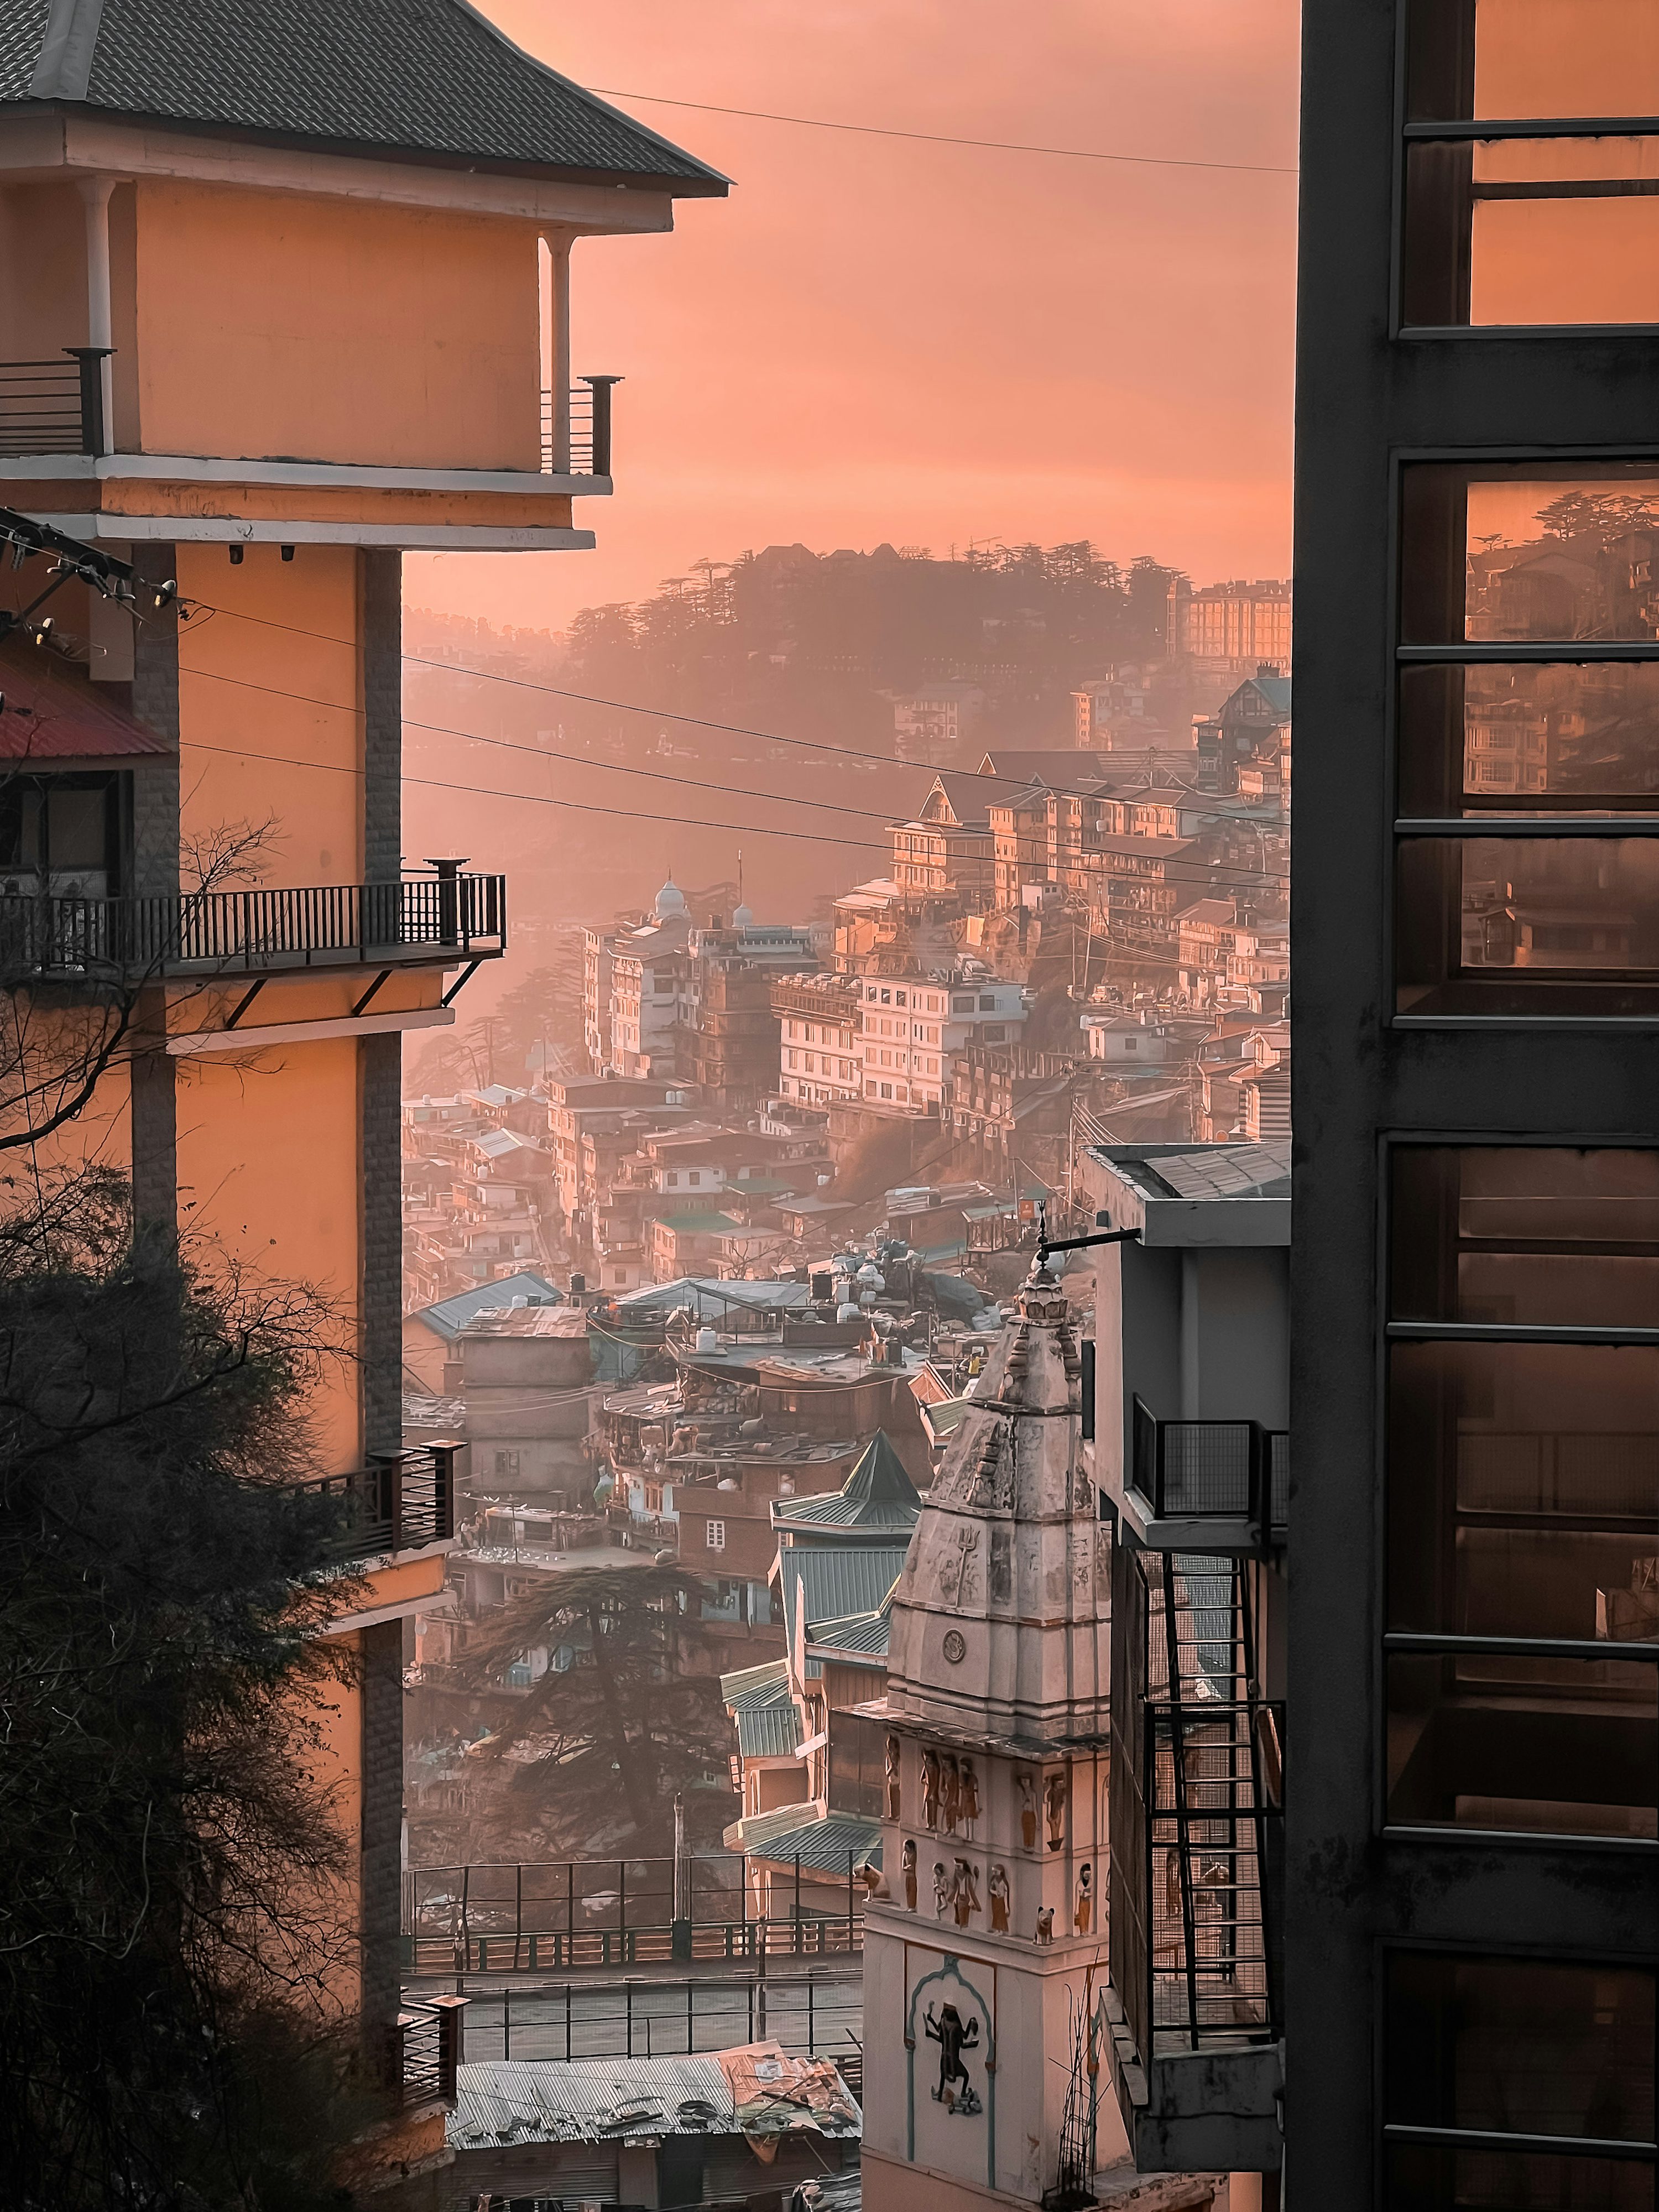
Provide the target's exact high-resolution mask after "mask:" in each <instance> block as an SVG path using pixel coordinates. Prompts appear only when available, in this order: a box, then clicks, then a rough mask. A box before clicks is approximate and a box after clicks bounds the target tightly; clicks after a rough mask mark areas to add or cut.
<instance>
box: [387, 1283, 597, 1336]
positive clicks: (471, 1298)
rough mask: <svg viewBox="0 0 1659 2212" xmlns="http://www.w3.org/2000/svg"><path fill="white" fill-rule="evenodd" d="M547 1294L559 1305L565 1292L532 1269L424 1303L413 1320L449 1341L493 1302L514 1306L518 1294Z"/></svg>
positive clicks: (494, 1303) (546, 1296) (545, 1296)
mask: <svg viewBox="0 0 1659 2212" xmlns="http://www.w3.org/2000/svg"><path fill="white" fill-rule="evenodd" d="M520 1297H521V1298H546V1299H549V1300H550V1301H551V1302H552V1304H555V1305H559V1304H562V1303H563V1300H564V1292H563V1291H562V1290H560V1289H559V1288H558V1287H557V1285H556V1284H553V1283H550V1282H549V1281H548V1280H547V1279H546V1277H545V1276H544V1275H537V1274H532V1273H530V1272H529V1270H528V1269H526V1270H525V1271H523V1272H522V1273H519V1274H516V1275H503V1276H502V1277H501V1280H500V1281H499V1282H495V1283H481V1284H480V1285H478V1288H477V1290H476V1291H457V1292H456V1293H455V1295H454V1297H453V1298H440V1299H439V1301H438V1303H437V1304H436V1305H435V1306H422V1309H421V1310H420V1312H419V1313H417V1314H412V1315H411V1316H410V1319H411V1320H412V1321H419V1322H425V1324H426V1326H427V1327H428V1328H429V1329H430V1330H431V1331H432V1333H433V1334H434V1335H435V1336H441V1337H442V1338H444V1340H446V1341H449V1340H453V1338H455V1337H458V1336H459V1334H460V1333H461V1331H462V1330H463V1329H464V1328H465V1327H466V1325H467V1323H468V1322H470V1321H471V1319H472V1316H474V1315H475V1314H481V1313H483V1312H485V1311H487V1310H488V1309H489V1307H491V1306H510V1305H511V1304H512V1303H513V1299H514V1298H520Z"/></svg>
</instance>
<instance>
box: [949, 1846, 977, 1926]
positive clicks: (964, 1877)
mask: <svg viewBox="0 0 1659 2212" xmlns="http://www.w3.org/2000/svg"><path fill="white" fill-rule="evenodd" d="M951 1897H952V1899H953V1901H954V1903H955V1905H956V1908H957V1927H958V1928H965V1927H966V1926H967V1925H968V1920H969V1915H970V1914H971V1913H975V1912H977V1911H979V1909H980V1907H979V1876H978V1875H976V1874H975V1872H974V1869H973V1868H972V1867H971V1866H969V1863H968V1862H967V1860H966V1859H958V1860H957V1864H956V1875H955V1879H954V1880H953V1881H952V1882H951Z"/></svg>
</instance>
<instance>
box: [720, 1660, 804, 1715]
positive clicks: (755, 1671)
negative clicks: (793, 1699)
mask: <svg viewBox="0 0 1659 2212" xmlns="http://www.w3.org/2000/svg"><path fill="white" fill-rule="evenodd" d="M780 1689H781V1691H782V1692H783V1694H784V1696H785V1697H786V1698H787V1696H788V1694H789V1662H788V1661H787V1659H769V1660H767V1661H766V1662H765V1663H764V1664H763V1665H762V1666H759V1667H739V1668H738V1669H737V1670H736V1671H735V1673H733V1674H722V1675H721V1676H720V1696H721V1698H722V1699H724V1700H725V1702H726V1705H729V1706H730V1707H731V1708H732V1711H733V1712H754V1711H758V1709H759V1708H760V1707H761V1706H763V1705H775V1704H776V1703H777V1696H776V1692H778V1691H779V1690H780Z"/></svg>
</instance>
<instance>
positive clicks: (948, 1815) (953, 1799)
mask: <svg viewBox="0 0 1659 2212" xmlns="http://www.w3.org/2000/svg"><path fill="white" fill-rule="evenodd" d="M939 1810H940V1812H941V1813H942V1814H943V1815H944V1819H945V1834H946V1835H947V1836H954V1835H955V1833H956V1832H957V1819H958V1818H959V1816H960V1814H961V1812H962V1776H961V1773H960V1772H959V1771H958V1769H957V1763H956V1761H955V1759H952V1758H951V1754H950V1753H949V1752H946V1753H945V1757H944V1759H942V1760H941V1761H940V1766H939Z"/></svg>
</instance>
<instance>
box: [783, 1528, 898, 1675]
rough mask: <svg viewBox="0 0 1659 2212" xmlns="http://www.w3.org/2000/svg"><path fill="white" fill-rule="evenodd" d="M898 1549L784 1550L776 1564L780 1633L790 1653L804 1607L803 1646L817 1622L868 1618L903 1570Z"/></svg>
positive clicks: (892, 1546) (887, 1545) (874, 1546)
mask: <svg viewBox="0 0 1659 2212" xmlns="http://www.w3.org/2000/svg"><path fill="white" fill-rule="evenodd" d="M906 1550H907V1547H905V1546H903V1545H893V1544H882V1545H873V1544H872V1545H859V1546H857V1547H848V1548H847V1549H846V1550H844V1551H839V1550H832V1549H830V1548H829V1547H827V1546H826V1547H823V1548H822V1549H819V1548H817V1547H814V1548H812V1549H810V1550H799V1551H787V1552H784V1553H781V1554H780V1556H779V1559H778V1580H779V1582H780V1583H781V1585H782V1598H783V1626H784V1633H785V1635H786V1636H787V1638H788V1639H789V1645H790V1649H791V1650H793V1648H794V1643H795V1615H796V1612H797V1610H798V1607H799V1606H800V1605H801V1604H802V1603H803V1602H804V1605H805V1620H806V1629H807V1637H808V1641H809V1642H810V1641H812V1640H814V1638H813V1630H814V1628H815V1626H816V1625H817V1623H818V1622H820V1621H823V1622H828V1621H841V1620H846V1619H847V1617H848V1614H849V1613H874V1612H875V1610H876V1609H877V1607H878V1606H879V1605H880V1604H881V1601H882V1600H883V1599H884V1597H885V1596H886V1595H887V1593H888V1591H889V1590H890V1589H891V1588H892V1587H893V1584H894V1583H896V1581H897V1580H898V1577H899V1576H900V1575H901V1574H902V1572H903V1571H904V1561H905V1556H906Z"/></svg>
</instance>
